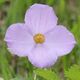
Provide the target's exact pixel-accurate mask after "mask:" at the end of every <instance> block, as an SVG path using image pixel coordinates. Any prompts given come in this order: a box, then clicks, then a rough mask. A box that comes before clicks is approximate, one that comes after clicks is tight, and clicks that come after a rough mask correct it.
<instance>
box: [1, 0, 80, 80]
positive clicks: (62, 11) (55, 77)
mask: <svg viewBox="0 0 80 80" xmlns="http://www.w3.org/2000/svg"><path fill="white" fill-rule="evenodd" d="M34 3H42V4H48V5H50V6H52V7H53V8H54V10H55V13H56V14H57V16H58V19H59V20H58V21H59V22H58V23H59V24H63V25H65V26H67V28H68V29H69V30H70V31H71V32H72V33H73V34H74V36H75V38H76V41H77V44H76V46H75V48H74V49H73V51H72V52H71V54H69V55H66V56H63V57H61V58H59V59H58V61H57V62H56V64H55V65H54V66H53V67H51V68H48V69H38V68H35V67H33V66H32V65H31V64H30V63H29V61H28V59H27V58H26V57H24V58H20V57H18V56H12V55H11V54H10V53H9V52H8V50H7V47H6V44H5V42H4V35H5V32H6V29H7V28H8V27H9V25H10V24H12V23H16V22H23V19H24V15H25V12H26V10H27V8H29V6H31V5H32V4H34ZM0 77H2V78H3V79H4V80H80V0H0Z"/></svg>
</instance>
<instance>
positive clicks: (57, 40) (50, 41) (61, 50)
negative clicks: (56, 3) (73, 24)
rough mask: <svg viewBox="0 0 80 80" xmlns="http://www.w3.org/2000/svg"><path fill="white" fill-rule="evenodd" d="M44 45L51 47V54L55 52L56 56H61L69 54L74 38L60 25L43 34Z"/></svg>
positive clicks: (73, 44)
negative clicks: (44, 37)
mask: <svg viewBox="0 0 80 80" xmlns="http://www.w3.org/2000/svg"><path fill="white" fill-rule="evenodd" d="M45 36H46V42H45V44H46V45H48V46H50V47H53V52H54V51H56V52H57V55H58V56H63V55H66V54H68V53H70V52H71V50H72V49H73V48H74V46H75V43H76V41H75V38H74V36H73V34H72V33H71V32H69V31H68V30H67V29H66V28H65V27H63V26H62V25H58V26H56V27H55V28H54V29H53V30H51V31H50V32H48V33H47V34H45Z"/></svg>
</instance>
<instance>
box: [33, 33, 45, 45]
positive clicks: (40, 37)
mask: <svg viewBox="0 0 80 80" xmlns="http://www.w3.org/2000/svg"><path fill="white" fill-rule="evenodd" d="M33 38H34V41H35V42H36V43H37V44H38V43H39V44H42V43H43V42H44V41H45V36H44V35H43V34H40V33H38V34H36V35H35V36H34V37H33Z"/></svg>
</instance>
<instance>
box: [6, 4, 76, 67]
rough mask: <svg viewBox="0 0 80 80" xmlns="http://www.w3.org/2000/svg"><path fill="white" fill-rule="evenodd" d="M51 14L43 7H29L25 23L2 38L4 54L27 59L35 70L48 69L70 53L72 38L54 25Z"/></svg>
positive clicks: (11, 29)
mask: <svg viewBox="0 0 80 80" xmlns="http://www.w3.org/2000/svg"><path fill="white" fill-rule="evenodd" d="M57 20H58V18H57V16H56V15H55V12H54V10H53V9H52V8H51V7H50V6H48V5H43V4H34V5H32V6H31V7H30V8H29V9H28V10H27V12H26V14H25V19H24V21H25V23H16V24H12V25H11V26H10V27H9V28H8V30H7V32H6V35H5V41H6V43H7V46H8V50H9V51H10V52H11V53H12V54H14V55H18V56H21V57H23V56H27V57H28V59H29V61H30V62H31V63H32V64H33V65H34V66H36V67H40V68H44V67H49V66H52V65H53V64H54V63H55V62H56V61H57V59H58V57H60V56H63V55H66V54H68V53H70V52H71V50H72V49H73V48H74V46H75V43H76V41H75V38H74V36H73V34H72V33H71V32H69V31H68V30H67V29H66V27H64V26H62V25H57Z"/></svg>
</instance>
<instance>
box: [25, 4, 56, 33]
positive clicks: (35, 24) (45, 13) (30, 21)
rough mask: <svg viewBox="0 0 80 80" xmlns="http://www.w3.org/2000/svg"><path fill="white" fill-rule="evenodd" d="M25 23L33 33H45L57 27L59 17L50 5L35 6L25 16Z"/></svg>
mask: <svg viewBox="0 0 80 80" xmlns="http://www.w3.org/2000/svg"><path fill="white" fill-rule="evenodd" d="M25 23H26V24H27V25H28V26H29V27H30V29H31V30H32V31H33V33H45V32H47V31H48V30H50V29H52V28H53V27H55V26H56V24H57V17H56V15H55V13H54V10H53V9H52V8H51V7H49V6H48V5H43V4H34V5H32V6H31V7H30V8H29V9H28V10H27V12H26V14H25Z"/></svg>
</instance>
